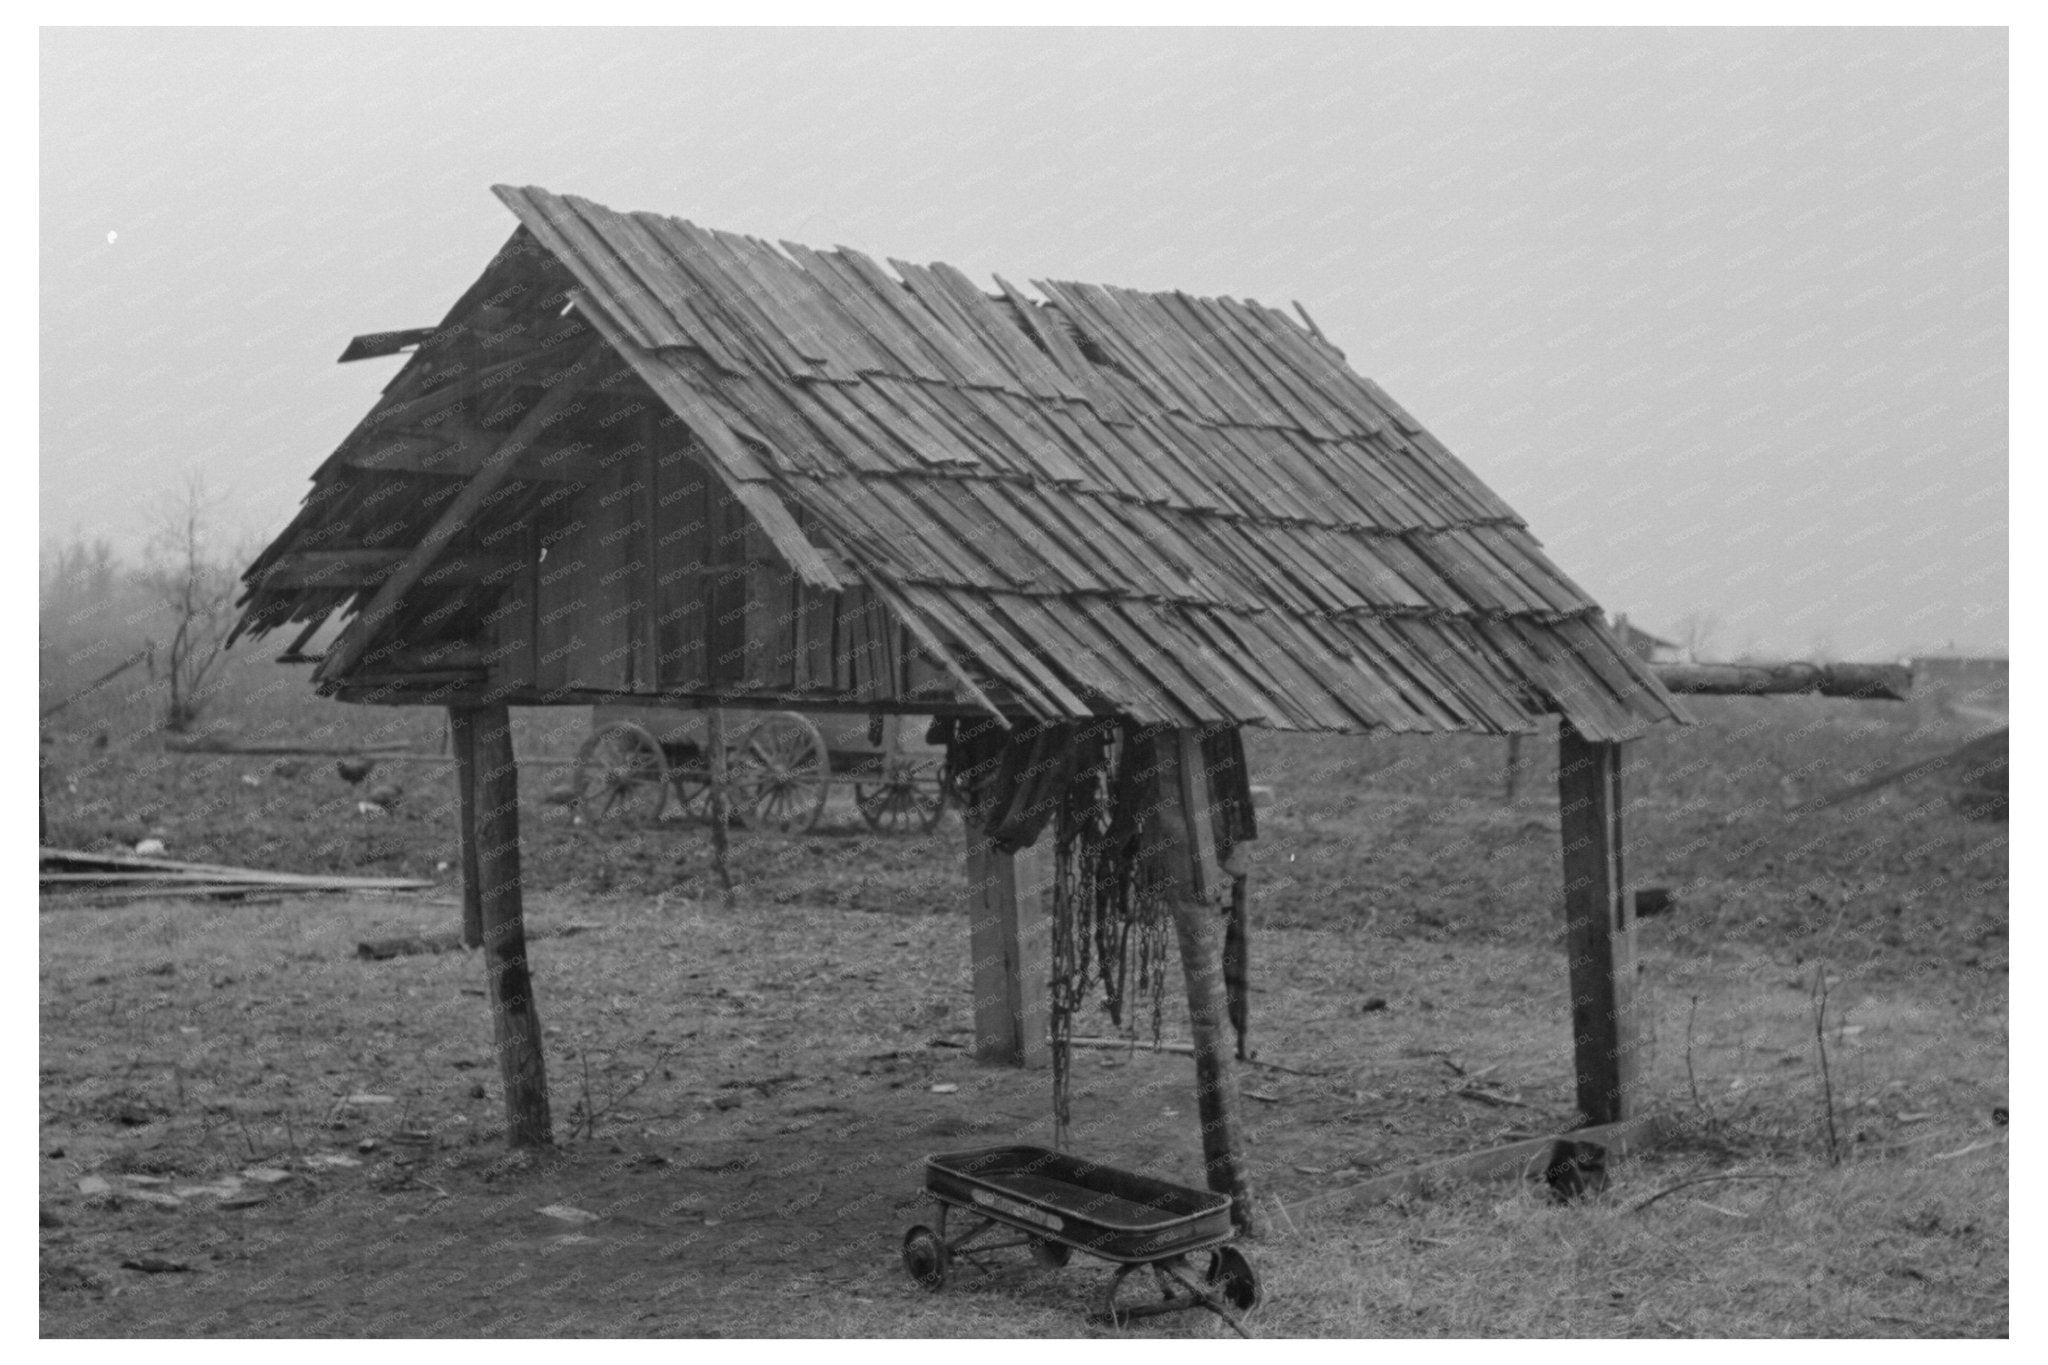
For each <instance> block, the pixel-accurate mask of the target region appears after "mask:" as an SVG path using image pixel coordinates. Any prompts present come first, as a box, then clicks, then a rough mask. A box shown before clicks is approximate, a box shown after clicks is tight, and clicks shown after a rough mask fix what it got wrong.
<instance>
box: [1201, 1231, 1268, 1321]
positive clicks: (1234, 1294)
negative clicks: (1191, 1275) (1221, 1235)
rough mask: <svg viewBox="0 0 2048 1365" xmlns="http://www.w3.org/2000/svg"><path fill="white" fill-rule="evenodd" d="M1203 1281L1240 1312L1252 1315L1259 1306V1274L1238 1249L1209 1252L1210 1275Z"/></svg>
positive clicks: (1218, 1249)
mask: <svg viewBox="0 0 2048 1365" xmlns="http://www.w3.org/2000/svg"><path fill="white" fill-rule="evenodd" d="M1203 1278H1204V1279H1205V1280H1207V1281H1208V1283H1209V1287H1210V1288H1212V1289H1214V1290H1215V1291H1216V1292H1217V1293H1219V1294H1221V1295H1222V1296H1223V1301H1224V1302H1225V1303H1227V1304H1229V1305H1230V1306H1231V1307H1232V1308H1235V1309H1236V1310H1237V1311H1238V1312H1240V1313H1249V1312H1250V1311H1251V1310H1252V1309H1254V1308H1257V1307H1258V1306H1259V1275H1258V1272H1257V1271H1255V1270H1253V1269H1252V1263H1251V1260H1250V1259H1249V1258H1248V1257H1246V1255H1245V1254H1244V1253H1243V1252H1242V1251H1239V1250H1238V1249H1237V1248H1236V1247H1219V1248H1217V1249H1216V1250H1215V1251H1213V1252H1211V1253H1209V1273H1208V1274H1207V1275H1205V1276H1203Z"/></svg>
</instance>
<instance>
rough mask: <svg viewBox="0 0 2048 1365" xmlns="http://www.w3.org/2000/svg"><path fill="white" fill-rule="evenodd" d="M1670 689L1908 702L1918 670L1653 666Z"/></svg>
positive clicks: (1839, 666)
mask: <svg viewBox="0 0 2048 1365" xmlns="http://www.w3.org/2000/svg"><path fill="white" fill-rule="evenodd" d="M1650 671H1651V672H1652V673H1655V674H1656V675H1657V681H1658V682H1660V683H1663V684H1664V690H1665V691H1667V692H1688V693H1692V694H1695V695H1706V696H1722V697H1761V696H1772V695H1784V694H1787V693H1798V692H1811V693H1814V694H1815V695H1817V696H1822V697H1851V698H1859V699H1861V700H1864V701H1906V700H1908V699H1910V698H1911V696H1912V694H1913V670H1912V669H1910V668H1908V667H1906V666H1905V665H1904V664H1805V663H1779V664H1651V665H1650Z"/></svg>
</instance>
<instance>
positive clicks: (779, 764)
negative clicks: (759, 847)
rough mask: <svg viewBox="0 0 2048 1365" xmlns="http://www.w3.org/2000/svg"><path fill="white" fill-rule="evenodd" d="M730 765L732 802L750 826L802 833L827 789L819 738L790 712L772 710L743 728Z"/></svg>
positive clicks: (828, 771) (826, 760)
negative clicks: (743, 732)
mask: <svg viewBox="0 0 2048 1365" xmlns="http://www.w3.org/2000/svg"><path fill="white" fill-rule="evenodd" d="M732 768H733V786H734V788H735V791H734V804H735V805H736V806H737V807H738V808H739V810H740V812H741V813H742V814H744V816H745V817H746V821H747V823H748V824H749V825H751V826H752V827H753V828H755V829H760V830H777V831H779V832H781V833H784V834H805V833H808V832H809V831H810V829H811V828H812V827H813V826H814V825H816V824H817V823H818V816H819V815H820V814H821V813H823V811H824V809H825V797H826V796H827V795H828V794H829V793H830V791H831V789H832V760H831V758H830V756H829V755H828V754H827V753H826V752H825V738H824V736H823V735H820V734H819V733H818V727H817V726H815V725H813V724H811V723H810V722H809V721H808V720H805V719H804V718H803V717H802V716H800V715H798V714H796V713H795V712H794V711H778V712H776V713H775V714H774V715H772V716H769V717H767V718H766V719H764V720H763V721H761V723H760V724H758V725H756V726H755V727H754V728H753V729H751V730H749V731H748V732H747V737H746V739H745V740H744V741H742V742H741V744H740V746H739V748H738V749H737V750H736V751H735V752H734V754H733V758H732Z"/></svg>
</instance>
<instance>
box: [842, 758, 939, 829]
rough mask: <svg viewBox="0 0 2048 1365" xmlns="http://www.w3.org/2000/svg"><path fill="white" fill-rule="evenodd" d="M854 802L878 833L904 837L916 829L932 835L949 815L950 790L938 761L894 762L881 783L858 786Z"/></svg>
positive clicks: (870, 826) (856, 786)
mask: <svg viewBox="0 0 2048 1365" xmlns="http://www.w3.org/2000/svg"><path fill="white" fill-rule="evenodd" d="M853 799H854V803H855V804H856V805H858V806H859V807H860V814H861V818H862V819H863V820H865V821H867V822H868V828H869V829H872V830H874V831H875V832H876V833H878V834H901V833H902V832H903V831H905V830H907V829H910V828H912V827H915V828H916V829H917V830H918V831H919V832H920V833H923V834H929V833H931V832H932V830H934V829H936V828H937V827H938V823H939V821H940V820H941V819H942V818H943V817H944V816H945V814H946V787H945V784H944V783H943V782H941V781H940V780H939V764H938V760H936V759H907V758H899V759H893V760H891V761H890V763H889V765H888V767H887V769H886V770H885V771H884V773H883V776H882V780H881V781H880V782H856V783H854V784H853Z"/></svg>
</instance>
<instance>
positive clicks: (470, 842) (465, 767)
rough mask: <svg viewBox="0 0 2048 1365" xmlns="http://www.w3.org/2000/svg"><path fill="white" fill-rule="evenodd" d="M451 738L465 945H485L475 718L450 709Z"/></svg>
mask: <svg viewBox="0 0 2048 1365" xmlns="http://www.w3.org/2000/svg"><path fill="white" fill-rule="evenodd" d="M448 738H449V740H450V741H451V743H452V744H453V746H454V749H455V796H456V801H457V804H458V805H459V807H460V813H461V827H462V946H463V947H465V948H481V947H483V946H484V888H483V880H482V875H481V869H480V868H479V866H478V859H477V823H476V810H477V766H476V716H475V713H473V712H471V711H469V710H467V709H466V708H464V707H460V706H451V707H449V708H448Z"/></svg>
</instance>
